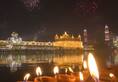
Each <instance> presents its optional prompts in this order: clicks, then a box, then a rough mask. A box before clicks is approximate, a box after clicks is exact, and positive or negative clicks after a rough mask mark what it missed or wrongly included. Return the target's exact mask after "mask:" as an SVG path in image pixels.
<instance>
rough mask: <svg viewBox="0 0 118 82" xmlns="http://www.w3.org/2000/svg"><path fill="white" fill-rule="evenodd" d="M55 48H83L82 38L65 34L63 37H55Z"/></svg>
mask: <svg viewBox="0 0 118 82" xmlns="http://www.w3.org/2000/svg"><path fill="white" fill-rule="evenodd" d="M53 45H54V46H59V47H65V48H67V47H69V48H70V47H71V48H83V43H82V41H81V36H80V35H78V36H77V37H75V36H73V35H70V34H68V33H67V32H64V34H62V35H57V34H56V35H55V41H54V42H53Z"/></svg>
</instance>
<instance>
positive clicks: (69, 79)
mask: <svg viewBox="0 0 118 82" xmlns="http://www.w3.org/2000/svg"><path fill="white" fill-rule="evenodd" d="M68 69H69V71H70V72H73V70H72V69H71V67H68ZM65 72H66V74H58V82H75V81H76V77H75V76H74V75H73V74H67V68H66V69H65Z"/></svg>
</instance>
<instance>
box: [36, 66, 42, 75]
mask: <svg viewBox="0 0 118 82" xmlns="http://www.w3.org/2000/svg"><path fill="white" fill-rule="evenodd" d="M36 75H37V76H39V75H42V71H41V68H40V67H37V68H36Z"/></svg>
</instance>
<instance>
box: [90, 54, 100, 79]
mask: <svg viewBox="0 0 118 82" xmlns="http://www.w3.org/2000/svg"><path fill="white" fill-rule="evenodd" d="M88 68H89V71H90V74H91V76H92V77H93V78H94V79H95V80H96V79H99V72H98V68H97V64H96V61H95V59H94V56H93V55H92V54H91V53H89V55H88Z"/></svg>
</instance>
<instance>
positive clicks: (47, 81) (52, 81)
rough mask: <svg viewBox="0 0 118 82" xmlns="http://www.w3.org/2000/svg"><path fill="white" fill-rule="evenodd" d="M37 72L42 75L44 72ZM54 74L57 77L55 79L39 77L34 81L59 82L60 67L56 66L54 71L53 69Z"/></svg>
mask: <svg viewBox="0 0 118 82" xmlns="http://www.w3.org/2000/svg"><path fill="white" fill-rule="evenodd" d="M36 70H37V71H36V72H38V73H40V74H42V72H41V69H39V68H38V69H36ZM53 72H54V74H55V76H54V77H51V76H40V77H39V76H38V75H37V76H38V77H36V78H35V79H34V82H57V74H58V72H59V69H58V67H57V66H55V67H54V69H53Z"/></svg>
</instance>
